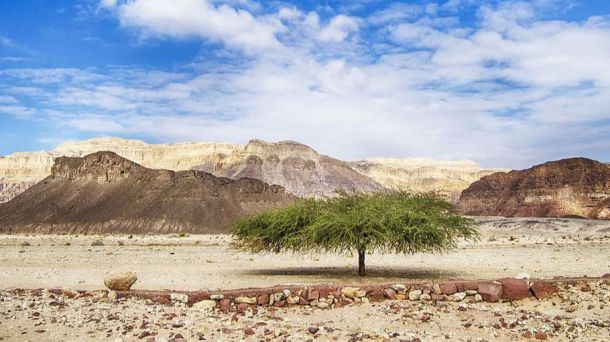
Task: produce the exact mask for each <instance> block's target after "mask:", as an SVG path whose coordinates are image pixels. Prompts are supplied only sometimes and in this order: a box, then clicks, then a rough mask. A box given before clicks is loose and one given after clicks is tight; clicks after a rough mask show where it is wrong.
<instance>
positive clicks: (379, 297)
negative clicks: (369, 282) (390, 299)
mask: <svg viewBox="0 0 610 342" xmlns="http://www.w3.org/2000/svg"><path fill="white" fill-rule="evenodd" d="M366 297H367V298H368V299H369V301H371V302H381V301H384V300H385V293H384V292H383V291H381V290H371V291H367V293H366Z"/></svg>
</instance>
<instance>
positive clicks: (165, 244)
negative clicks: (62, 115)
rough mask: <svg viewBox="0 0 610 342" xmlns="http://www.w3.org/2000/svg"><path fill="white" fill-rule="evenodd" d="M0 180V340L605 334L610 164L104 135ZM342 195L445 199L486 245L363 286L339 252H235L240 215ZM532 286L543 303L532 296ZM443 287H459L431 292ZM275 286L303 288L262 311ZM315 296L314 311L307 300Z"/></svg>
mask: <svg viewBox="0 0 610 342" xmlns="http://www.w3.org/2000/svg"><path fill="white" fill-rule="evenodd" d="M0 175H2V178H0V180H1V182H2V194H3V199H4V201H5V203H3V204H0V232H1V233H2V234H4V235H1V236H0V270H1V271H2V272H0V284H2V288H3V289H2V292H0V308H1V309H2V311H1V313H2V317H1V319H2V320H1V321H0V332H2V333H0V338H3V339H8V340H16V339H39V338H42V339H49V340H62V339H71V340H99V339H111V340H117V341H119V340H122V341H125V340H144V339H146V340H150V341H152V340H155V341H163V340H172V341H174V340H176V341H177V340H181V339H186V340H203V339H207V340H244V339H247V340H260V339H262V340H275V339H278V340H295V341H297V340H307V339H316V340H353V341H356V340H393V339H397V340H405V341H411V340H413V341H414V340H418V339H420V340H436V339H449V340H472V339H483V340H514V339H520V338H528V337H531V338H538V339H546V338H551V339H553V338H556V339H573V340H579V339H588V340H599V341H603V340H604V339H605V338H606V337H607V336H608V333H609V332H610V321H608V319H607V318H608V314H609V313H610V285H609V284H610V280H607V279H606V278H604V277H608V274H609V273H610V262H609V260H610V259H609V258H608V256H609V255H610V221H606V220H604V219H607V218H608V215H609V213H610V206H609V204H610V167H609V166H608V165H605V164H603V163H599V162H596V161H593V160H589V159H584V158H575V159H567V160H560V161H555V162H549V163H546V164H543V165H539V166H534V167H533V168H531V169H528V170H522V171H510V170H504V169H483V168H481V167H480V166H478V165H477V164H476V163H473V162H470V161H434V160H427V159H382V158H372V159H370V160H366V161H358V162H349V161H341V160H338V159H335V158H332V157H329V156H324V155H320V154H318V153H317V152H316V151H314V150H313V149H311V148H309V147H307V146H305V145H302V144H299V143H296V142H279V143H267V142H263V141H260V140H252V141H250V142H249V143H248V144H246V145H237V144H226V143H182V144H173V145H148V144H145V143H143V142H140V141H135V140H123V139H119V138H97V139H92V140H88V141H79V142H69V143H65V144H63V145H61V146H59V147H58V148H57V149H55V150H53V151H49V152H24V153H16V154H13V155H9V156H6V157H4V158H2V159H0ZM335 190H344V191H347V192H349V193H354V192H361V193H370V192H383V191H394V190H406V191H414V192H436V193H439V194H441V195H442V196H445V198H446V199H447V200H448V201H449V202H452V203H455V205H456V208H457V209H458V210H459V211H460V212H461V213H463V214H465V215H471V217H474V218H475V222H476V227H477V228H478V230H479V232H480V234H481V236H480V240H479V241H478V242H466V241H463V242H460V243H459V245H458V249H457V250H455V251H452V252H447V253H444V254H440V255H439V254H425V253H424V254H417V255H412V256H410V255H400V254H379V253H372V254H370V255H369V256H368V262H369V265H370V266H369V274H368V275H367V277H364V278H362V277H358V276H357V272H356V270H355V269H354V265H353V258H354V257H353V256H352V255H350V254H349V253H348V254H341V253H339V254H336V253H321V254H320V253H312V254H304V255H299V256H298V257H297V256H296V255H295V254H292V253H281V254H274V253H263V254H251V253H249V252H247V251H239V250H236V249H235V248H234V247H233V246H232V241H231V240H232V238H231V235H227V233H229V232H230V231H229V229H230V224H231V222H233V221H235V220H236V219H239V218H243V217H246V216H248V215H252V214H254V213H257V212H262V211H265V210H269V209H271V210H273V209H274V208H281V207H284V206H287V205H291V204H292V203H295V202H298V201H299V200H300V198H304V197H305V198H307V197H329V196H330V197H333V196H337V193H336V192H335ZM472 215H476V216H472ZM219 233H220V235H219ZM121 272H123V273H121ZM124 272H128V273H129V272H135V276H136V277H137V281H135V284H134V285H133V288H132V289H131V290H130V291H113V290H108V289H106V288H105V286H104V282H103V280H104V279H107V277H108V276H109V275H110V274H127V273H124ZM558 276H560V278H557V277H558ZM507 277H509V278H507ZM494 279H514V280H513V282H516V284H517V286H526V288H525V290H524V291H525V292H524V293H525V295H524V297H522V295H517V296H516V297H512V296H513V295H512V294H511V292H510V291H514V290H511V287H510V286H513V285H511V284H512V283H507V284H502V283H497V284H500V285H498V286H500V288H504V295H502V294H501V292H500V295H499V296H500V297H498V299H499V302H498V299H494V297H493V296H494V294H493V291H492V292H491V293H488V292H486V291H489V290H488V289H487V288H486V287H485V286H487V285H485V286H483V285H477V284H479V282H485V281H490V280H494ZM605 279H606V280H605ZM541 282H545V283H544V284H546V285H545V286H550V288H552V289H553V290H552V292H551V293H552V294H551V295H550V299H549V298H545V297H544V296H542V295H540V294H537V293H536V292H535V291H536V290H535V289H536V288H535V286H536V284H540V283H541ZM384 284H386V285H384ZM439 284H440V285H442V286H443V287H442V288H441V287H438V286H439ZM447 284H458V286H464V287H465V288H466V289H464V290H458V291H456V292H451V291H450V290H449V292H444V290H438V289H445V288H446V286H447ZM460 284H463V285H460ZM468 284H471V285H468ZM492 284H495V283H492ZM521 284H523V285H521ZM399 285H400V286H399ZM320 286H322V288H320ZM350 286H352V287H350ZM384 286H387V287H388V288H385V287H384ZM481 286H482V287H481ZM494 286H495V285H494ZM531 286H534V287H531ZM130 287H131V286H130ZM403 287H404V290H403ZM435 287H438V289H435ZM350 288H354V289H357V291H360V290H359V289H360V288H362V295H360V294H358V295H352V294H349V293H344V292H345V291H347V290H345V289H350ZM35 289H42V290H35ZM247 289H250V290H247ZM325 289H327V290H325ZM377 289H379V290H377ZM437 290H438V291H439V292H437ZM274 291H280V293H282V291H284V293H286V291H288V293H290V292H291V291H294V293H295V294H293V295H290V294H288V295H286V294H284V295H282V296H283V298H284V299H282V298H280V297H278V298H277V299H276V301H275V303H269V298H271V297H273V296H275V295H274V293H275V292H274ZM302 291H303V292H302ZM319 291H322V292H324V291H327V292H326V293H327V294H326V295H325V296H326V297H325V298H324V300H325V301H324V302H321V300H322V297H321V295H316V297H315V298H314V297H312V295H311V293H314V292H315V293H318V292H319ZM336 291H338V293H335V292H336ZM342 291H343V292H342ZM355 291H356V290H355ZM376 291H381V292H380V293H381V298H382V299H383V301H382V302H379V299H378V296H377V295H376V293H377V292H376ZM507 291H509V292H507ZM528 292H529V295H528ZM248 293H253V294H248ZM267 293H269V295H267ZM401 293H402V294H404V295H402V294H401ZM462 293H464V297H463V298H465V299H463V298H462V297H460V296H459V295H461V294H462ZM224 296H226V298H230V301H229V302H228V303H224V300H223V299H219V298H223V297H224ZM240 296H241V297H240ZM250 296H253V297H250ZM265 296H267V297H265ZM269 296H270V297H269ZM277 296H279V295H277ZM376 296H377V297H376ZM401 296H402V297H401ZM426 296H428V297H430V298H434V299H426ZM433 296H436V297H433ZM456 296H458V297H456ZM490 296H491V297H490ZM532 296H533V297H532ZM268 297H269V298H268ZM293 297H294V298H295V302H294V303H293V301H292V298H293ZM165 298H167V299H165ZM249 298H254V302H253V304H251V303H250V302H249ZM265 298H267V299H265ZM482 298H484V299H482ZM524 298H525V299H524ZM537 298H538V299H537ZM513 299H517V301H513ZM54 303H59V304H54ZM320 303H323V304H324V305H322V304H320ZM514 303H519V304H518V305H517V306H516V307H515V306H514ZM295 304H296V305H295ZM303 304H305V305H303ZM206 305H207V306H206ZM226 305H228V306H226ZM85 308H88V309H86V310H85ZM328 308H332V309H330V310H329V309H328ZM379 313H383V315H382V316H381V317H384V318H383V321H377V319H381V317H379V318H375V319H373V318H372V317H376V316H379ZM297 315H298V317H301V318H299V319H296V318H295V317H296V316H297ZM363 315H364V316H363ZM530 315H534V316H536V317H537V318H536V319H531V318H530V319H528V317H530ZM455 316H457V317H460V319H459V320H458V321H456V320H455V319H454V318H452V317H455ZM117 317H119V318H117ZM165 317H167V318H165ZM291 317H292V318H291ZM362 317H370V319H367V323H366V324H364V325H357V324H356V325H354V324H353V323H350V322H353V321H358V320H361V319H363V318H362ZM405 320H406V321H405ZM409 321H412V322H413V323H408V322H409ZM400 322H403V323H400ZM505 323H506V324H507V325H506V326H505V325H504V324H505ZM498 325H499V327H498ZM447 326H451V327H452V328H451V329H450V330H446V329H445V328H443V327H447ZM464 327H466V328H464Z"/></svg>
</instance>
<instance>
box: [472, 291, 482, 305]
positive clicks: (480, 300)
mask: <svg viewBox="0 0 610 342" xmlns="http://www.w3.org/2000/svg"><path fill="white" fill-rule="evenodd" d="M474 301H475V303H478V302H482V301H483V297H481V295H480V294H478V293H477V294H476V295H474Z"/></svg>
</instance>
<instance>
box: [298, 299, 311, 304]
mask: <svg viewBox="0 0 610 342" xmlns="http://www.w3.org/2000/svg"><path fill="white" fill-rule="evenodd" d="M299 305H309V301H308V300H307V299H305V298H303V297H300V298H299Z"/></svg>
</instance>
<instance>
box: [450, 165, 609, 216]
mask: <svg viewBox="0 0 610 342" xmlns="http://www.w3.org/2000/svg"><path fill="white" fill-rule="evenodd" d="M458 208H459V210H460V211H461V212H462V213H464V214H467V215H485V216H508V217H514V216H517V217H564V216H576V217H586V218H599V219H610V167H609V166H608V165H605V164H602V163H600V162H597V161H594V160H591V159H586V158H572V159H564V160H559V161H552V162H548V163H544V164H542V165H537V166H534V167H532V168H530V169H526V170H520V171H511V172H508V173H495V174H492V175H490V176H486V177H483V178H481V180H479V181H477V182H474V183H472V184H471V185H470V186H469V187H468V188H467V189H466V190H464V191H463V192H462V195H461V196H460V199H459V202H458Z"/></svg>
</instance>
